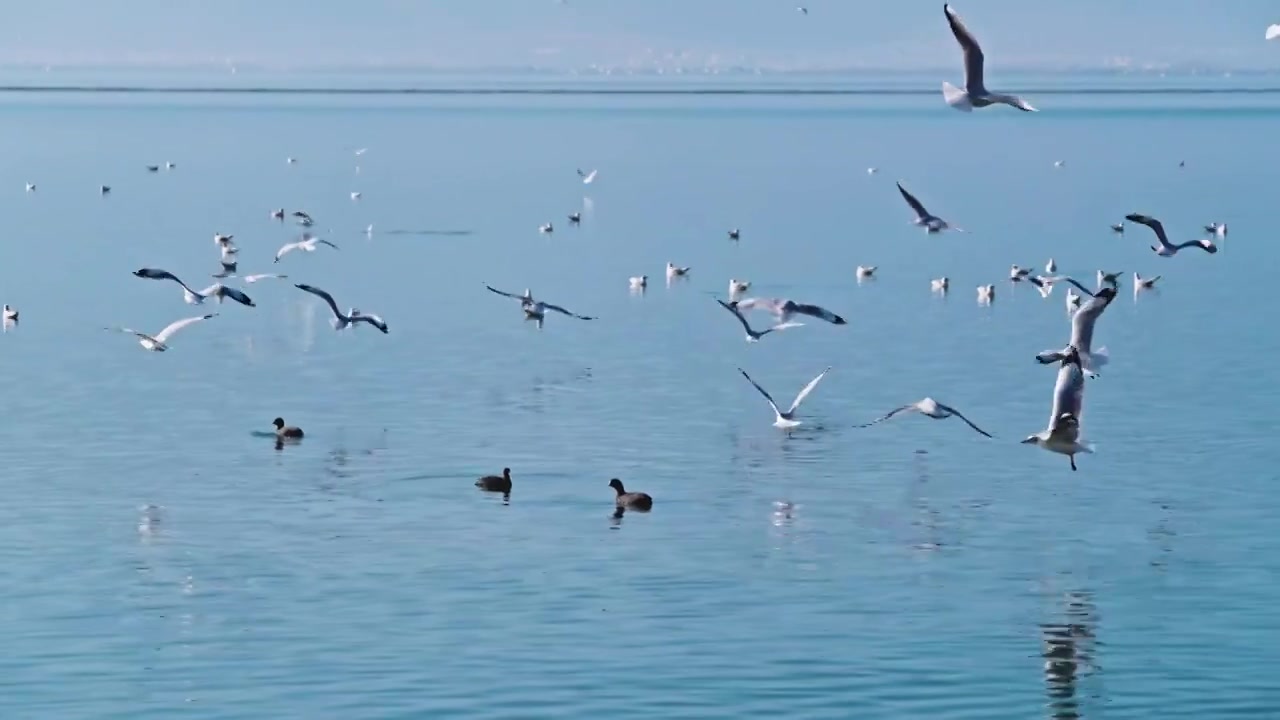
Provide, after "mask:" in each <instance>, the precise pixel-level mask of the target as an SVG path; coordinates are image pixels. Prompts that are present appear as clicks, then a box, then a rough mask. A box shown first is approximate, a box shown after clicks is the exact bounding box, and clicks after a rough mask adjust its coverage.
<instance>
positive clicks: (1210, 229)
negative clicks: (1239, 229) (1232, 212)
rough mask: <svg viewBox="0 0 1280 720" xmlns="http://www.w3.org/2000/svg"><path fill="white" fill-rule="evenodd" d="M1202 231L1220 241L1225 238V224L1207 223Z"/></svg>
mask: <svg viewBox="0 0 1280 720" xmlns="http://www.w3.org/2000/svg"><path fill="white" fill-rule="evenodd" d="M1204 231H1205V232H1207V233H1209V234H1210V235H1212V236H1214V237H1216V238H1218V239H1219V240H1221V239H1223V238H1225V237H1226V236H1227V224H1226V223H1209V224H1208V225H1205V226H1204Z"/></svg>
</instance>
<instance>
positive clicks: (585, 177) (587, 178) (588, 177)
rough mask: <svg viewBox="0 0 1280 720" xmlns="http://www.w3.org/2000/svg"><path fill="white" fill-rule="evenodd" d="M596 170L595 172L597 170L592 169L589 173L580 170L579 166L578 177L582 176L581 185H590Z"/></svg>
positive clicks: (593, 180)
mask: <svg viewBox="0 0 1280 720" xmlns="http://www.w3.org/2000/svg"><path fill="white" fill-rule="evenodd" d="M596 172H597V171H595V170H592V171H591V172H589V173H584V172H582V169H581V168H579V169H578V177H580V178H582V184H583V185H590V184H591V183H592V182H595V179H596Z"/></svg>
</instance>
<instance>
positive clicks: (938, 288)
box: [929, 276, 951, 294]
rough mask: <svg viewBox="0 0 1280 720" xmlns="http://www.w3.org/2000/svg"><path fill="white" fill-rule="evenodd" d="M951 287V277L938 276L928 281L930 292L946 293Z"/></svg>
mask: <svg viewBox="0 0 1280 720" xmlns="http://www.w3.org/2000/svg"><path fill="white" fill-rule="evenodd" d="M950 289H951V279H950V278H948V277H945V276H943V277H940V278H937V279H935V280H930V281H929V290H930V291H931V292H939V293H943V294H946V292H947V291H948V290H950Z"/></svg>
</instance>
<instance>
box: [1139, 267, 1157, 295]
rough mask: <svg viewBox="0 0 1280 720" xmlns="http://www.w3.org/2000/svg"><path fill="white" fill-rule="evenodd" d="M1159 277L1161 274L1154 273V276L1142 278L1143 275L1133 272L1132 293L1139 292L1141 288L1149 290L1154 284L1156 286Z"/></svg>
mask: <svg viewBox="0 0 1280 720" xmlns="http://www.w3.org/2000/svg"><path fill="white" fill-rule="evenodd" d="M1160 277H1161V276H1159V275H1156V276H1155V277H1145V278H1144V277H1142V276H1141V275H1139V274H1138V273H1136V272H1135V273H1134V274H1133V292H1134V294H1135V295H1136V294H1138V292H1140V291H1142V290H1151V289H1153V288H1155V286H1156V281H1157V280H1159V279H1160Z"/></svg>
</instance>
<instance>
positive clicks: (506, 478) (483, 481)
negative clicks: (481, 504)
mask: <svg viewBox="0 0 1280 720" xmlns="http://www.w3.org/2000/svg"><path fill="white" fill-rule="evenodd" d="M476 487H478V488H480V489H481V490H484V491H485V492H500V493H502V494H503V495H510V494H511V468H502V474H501V475H485V476H484V477H482V478H480V479H479V480H477V481H476Z"/></svg>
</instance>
